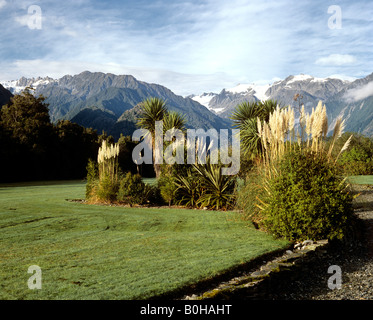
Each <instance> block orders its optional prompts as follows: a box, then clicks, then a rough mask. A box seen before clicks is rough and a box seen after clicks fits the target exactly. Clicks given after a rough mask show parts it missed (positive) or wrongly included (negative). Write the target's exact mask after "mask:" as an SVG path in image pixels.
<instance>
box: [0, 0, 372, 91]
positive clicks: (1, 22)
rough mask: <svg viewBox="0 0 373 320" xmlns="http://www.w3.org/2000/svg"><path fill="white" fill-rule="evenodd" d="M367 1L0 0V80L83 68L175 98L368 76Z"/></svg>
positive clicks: (369, 30) (369, 31) (369, 27)
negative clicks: (302, 79)
mask: <svg viewBox="0 0 373 320" xmlns="http://www.w3.org/2000/svg"><path fill="white" fill-rule="evenodd" d="M372 35H373V1H372V0H364V1H362V0H357V1H338V0H332V1H328V0H309V1H308V0H301V1H296V0H276V1H272V0H264V1H263V0H229V1H227V0H202V1H196V0H185V1H184V0H181V1H178V0H123V1H94V0H64V1H55V0H32V1H29V0H0V80H15V79H18V78H20V77H22V76H25V77H38V76H42V77H44V76H50V77H53V78H60V77H62V76H64V75H66V74H71V75H74V74H78V73H80V72H83V71H85V70H88V71H91V72H95V71H99V72H105V73H106V72H110V73H114V74H131V75H133V76H134V77H136V78H137V79H138V80H141V81H146V82H151V83H158V84H161V85H164V86H166V87H168V88H169V89H171V90H172V91H173V92H175V93H176V94H179V95H183V96H186V95H189V94H201V93H203V92H217V93H218V92H220V91H221V90H222V89H223V88H231V87H234V86H236V85H237V84H239V83H241V84H243V83H244V84H249V83H255V84H270V83H273V82H274V81H276V80H279V79H284V78H286V77H287V76H289V75H296V74H301V73H303V74H309V75H312V76H314V77H321V78H323V77H329V76H335V77H340V78H342V79H356V78H363V77H365V76H367V75H369V74H371V73H372V72H373V36H372Z"/></svg>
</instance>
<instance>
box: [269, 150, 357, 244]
mask: <svg viewBox="0 0 373 320" xmlns="http://www.w3.org/2000/svg"><path fill="white" fill-rule="evenodd" d="M268 182H269V183H268V188H269V192H267V193H266V194H267V198H264V199H263V200H264V201H263V202H264V204H263V205H262V209H263V213H264V215H265V221H264V223H265V226H266V227H267V228H268V230H269V231H271V232H272V233H273V234H274V235H275V236H277V237H283V238H286V239H288V240H304V239H312V240H319V239H335V238H336V239H342V238H343V237H344V236H345V235H346V234H347V233H348V231H349V230H350V227H351V226H352V221H353V218H354V216H353V209H352V195H351V194H350V193H349V192H348V190H347V186H346V184H345V183H344V181H343V180H342V178H340V176H339V175H338V172H337V171H336V169H335V167H334V166H332V165H331V164H330V163H329V162H328V161H327V159H326V158H325V157H323V156H322V155H320V154H318V155H317V156H316V155H315V154H314V153H313V152H311V151H303V152H301V151H297V152H290V153H287V154H285V155H284V157H283V159H282V160H281V161H280V162H279V166H278V174H277V175H276V176H275V177H274V178H272V179H269V180H268Z"/></svg>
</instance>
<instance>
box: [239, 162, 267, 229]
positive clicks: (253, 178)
mask: <svg viewBox="0 0 373 320" xmlns="http://www.w3.org/2000/svg"><path fill="white" fill-rule="evenodd" d="M239 181H240V182H239V183H238V186H237V200H236V206H235V207H236V209H238V210H241V211H242V214H243V218H244V219H245V220H252V221H253V222H254V223H256V224H260V221H261V215H260V210H259V208H258V206H257V205H258V204H259V201H258V199H259V198H260V197H261V196H262V195H263V187H262V185H263V181H264V174H263V170H261V168H260V167H254V168H253V169H252V170H251V171H249V172H247V174H246V178H245V179H244V180H239Z"/></svg>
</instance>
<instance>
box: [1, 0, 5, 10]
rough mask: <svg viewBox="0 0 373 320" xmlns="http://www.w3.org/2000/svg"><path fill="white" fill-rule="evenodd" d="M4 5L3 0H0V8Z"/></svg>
mask: <svg viewBox="0 0 373 320" xmlns="http://www.w3.org/2000/svg"><path fill="white" fill-rule="evenodd" d="M5 6H6V1H5V0H0V9H1V8H3V7H5Z"/></svg>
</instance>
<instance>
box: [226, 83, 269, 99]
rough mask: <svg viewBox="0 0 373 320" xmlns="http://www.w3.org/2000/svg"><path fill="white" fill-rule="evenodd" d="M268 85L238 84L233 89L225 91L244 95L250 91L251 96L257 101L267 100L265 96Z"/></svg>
mask: <svg viewBox="0 0 373 320" xmlns="http://www.w3.org/2000/svg"><path fill="white" fill-rule="evenodd" d="M269 87H270V85H269V84H266V85H256V84H238V85H237V86H235V87H234V88H231V89H227V91H229V92H231V93H241V94H245V93H248V92H250V91H252V94H253V95H254V96H255V97H256V98H258V99H259V100H267V99H268V96H267V95H266V94H265V93H266V91H267V90H268V89H269Z"/></svg>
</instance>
